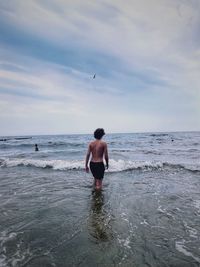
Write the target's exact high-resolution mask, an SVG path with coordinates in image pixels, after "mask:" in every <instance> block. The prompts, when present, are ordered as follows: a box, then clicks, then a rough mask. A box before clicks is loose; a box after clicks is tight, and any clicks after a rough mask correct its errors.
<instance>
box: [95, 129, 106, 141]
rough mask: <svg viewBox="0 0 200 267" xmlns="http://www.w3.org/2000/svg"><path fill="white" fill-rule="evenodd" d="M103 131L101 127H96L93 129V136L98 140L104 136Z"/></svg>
mask: <svg viewBox="0 0 200 267" xmlns="http://www.w3.org/2000/svg"><path fill="white" fill-rule="evenodd" d="M104 134H105V132H104V129H103V128H98V129H96V130H95V131H94V138H96V139H98V140H100V139H101V138H102V137H103V136H104Z"/></svg>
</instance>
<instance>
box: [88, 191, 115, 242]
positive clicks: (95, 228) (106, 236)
mask: <svg viewBox="0 0 200 267" xmlns="http://www.w3.org/2000/svg"><path fill="white" fill-rule="evenodd" d="M104 204H105V203H104V194H103V192H102V191H101V190H100V191H97V190H95V191H93V192H92V201H91V209H90V214H89V220H88V230H89V234H90V235H91V236H92V237H93V238H95V239H96V240H97V241H109V240H110V239H112V238H113V234H112V228H111V222H112V220H111V214H110V213H109V211H108V209H106V207H105V205H104Z"/></svg>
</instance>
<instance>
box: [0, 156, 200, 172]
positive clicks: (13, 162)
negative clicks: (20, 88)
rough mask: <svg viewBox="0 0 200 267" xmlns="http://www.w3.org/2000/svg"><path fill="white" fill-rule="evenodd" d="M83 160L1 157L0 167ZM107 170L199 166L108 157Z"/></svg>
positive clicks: (75, 166)
mask: <svg viewBox="0 0 200 267" xmlns="http://www.w3.org/2000/svg"><path fill="white" fill-rule="evenodd" d="M84 164H85V162H84V160H71V161H68V160H40V159H24V158H20V159H1V160H0V166H1V167H17V166H26V167H36V168H52V169H54V170H83V169H84ZM109 165H110V166H109V170H108V172H121V171H128V170H137V169H138V170H155V169H163V168H165V167H166V168H179V169H186V170H188V171H192V172H199V171H200V166H197V165H184V164H173V163H169V162H151V161H126V160H122V159H119V160H114V159H110V164H109Z"/></svg>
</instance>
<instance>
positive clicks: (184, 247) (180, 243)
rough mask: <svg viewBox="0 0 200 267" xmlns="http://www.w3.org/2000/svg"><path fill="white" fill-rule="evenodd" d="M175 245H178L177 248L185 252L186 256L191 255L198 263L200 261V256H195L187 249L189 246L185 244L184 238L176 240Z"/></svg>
mask: <svg viewBox="0 0 200 267" xmlns="http://www.w3.org/2000/svg"><path fill="white" fill-rule="evenodd" d="M175 247H176V250H178V251H179V252H181V253H183V254H184V255H185V256H188V257H191V258H193V259H194V260H196V261H197V262H198V263H200V258H199V257H196V256H194V255H193V254H192V253H191V252H189V251H188V250H187V248H186V246H185V241H184V240H182V241H176V242H175Z"/></svg>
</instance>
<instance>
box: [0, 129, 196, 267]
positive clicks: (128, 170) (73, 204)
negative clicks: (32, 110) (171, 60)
mask: <svg viewBox="0 0 200 267" xmlns="http://www.w3.org/2000/svg"><path fill="white" fill-rule="evenodd" d="M91 138H92V137H91V136H90V135H74V136H73V135H71V136H45V137H44V136H34V137H32V138H30V139H19V140H16V139H15V137H12V138H10V137H2V139H3V141H0V165H1V166H0V244H1V246H0V266H2V267H3V266H31V267H32V266H34V267H40V266H42V267H43V266H59V267H60V266H61V267H62V266H63V267H65V266H142V267H143V266H145V267H146V266H152V267H157V266H159V267H160V266H161V267H162V266H170V267H172V266H174V267H186V266H187V267H190V266H191V267H193V266H200V232H199V231H200V194H199V192H200V160H199V155H200V153H199V152H200V133H164V134H160V133H149V134H115V135H107V136H106V137H105V140H106V141H107V142H108V145H109V154H110V158H111V160H110V170H109V171H108V172H107V173H106V174H105V179H104V184H103V190H102V191H100V192H97V191H94V189H93V180H92V177H91V174H86V173H85V172H84V170H83V167H84V157H85V152H86V149H87V143H88V141H89V140H90V139H91ZM5 139H6V140H5ZM35 143H37V144H38V146H39V149H40V151H39V152H35V151H34V144H35Z"/></svg>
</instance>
